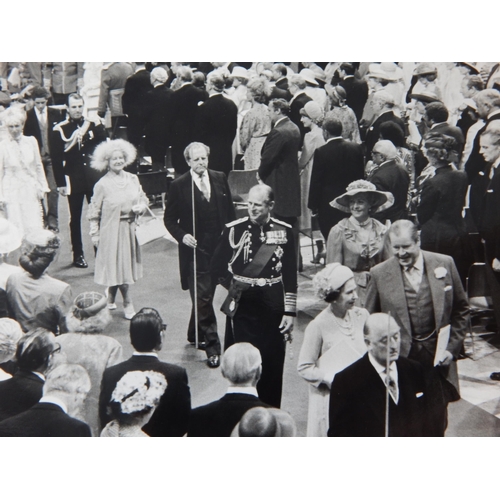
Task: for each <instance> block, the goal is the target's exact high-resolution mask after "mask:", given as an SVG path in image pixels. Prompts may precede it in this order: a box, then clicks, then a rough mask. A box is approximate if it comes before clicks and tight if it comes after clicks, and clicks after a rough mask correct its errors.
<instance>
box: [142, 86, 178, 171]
mask: <svg viewBox="0 0 500 500" xmlns="http://www.w3.org/2000/svg"><path fill="white" fill-rule="evenodd" d="M173 93H174V91H173V90H172V89H169V88H168V87H167V86H166V85H158V86H156V87H155V88H154V89H153V90H151V91H149V92H148V93H147V95H146V98H145V102H146V105H145V106H146V109H145V123H146V125H145V128H144V134H145V136H146V139H145V143H144V146H145V149H146V153H148V154H149V155H151V157H152V159H153V161H154V162H157V161H160V162H161V163H162V164H163V163H164V161H165V154H166V152H167V147H168V146H169V145H170V137H169V136H170V120H171V109H170V107H171V98H172V95H173Z"/></svg>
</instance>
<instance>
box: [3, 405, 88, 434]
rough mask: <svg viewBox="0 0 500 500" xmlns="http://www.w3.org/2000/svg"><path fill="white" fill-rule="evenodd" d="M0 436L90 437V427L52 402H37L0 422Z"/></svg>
mask: <svg viewBox="0 0 500 500" xmlns="http://www.w3.org/2000/svg"><path fill="white" fill-rule="evenodd" d="M0 437H90V427H89V426H88V425H87V424H86V423H85V422H82V421H80V420H77V419H76V418H73V417H70V416H69V415H67V414H66V413H64V411H63V410H62V408H61V407H60V406H58V405H56V404H52V403H38V404H35V406H33V408H30V409H29V410H27V411H24V412H23V413H20V414H19V415H16V416H15V417H12V418H9V419H7V420H4V421H3V422H2V423H0Z"/></svg>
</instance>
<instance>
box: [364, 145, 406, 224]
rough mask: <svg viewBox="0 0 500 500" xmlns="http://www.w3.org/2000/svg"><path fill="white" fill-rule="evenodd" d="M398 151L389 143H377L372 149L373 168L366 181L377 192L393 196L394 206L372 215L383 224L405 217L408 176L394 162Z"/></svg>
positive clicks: (402, 168)
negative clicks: (373, 185) (374, 187)
mask: <svg viewBox="0 0 500 500" xmlns="http://www.w3.org/2000/svg"><path fill="white" fill-rule="evenodd" d="M397 155H398V150H397V149H396V146H394V144H393V143H392V142H391V141H384V140H382V141H378V142H377V143H376V144H375V146H374V147H373V151H372V158H373V164H374V167H373V168H372V170H371V171H370V174H369V175H368V180H369V181H370V182H371V183H373V184H375V186H376V187H377V189H378V190H379V191H388V192H389V193H392V195H393V196H394V205H392V206H391V207H389V208H387V209H386V210H383V211H382V212H380V213H377V214H375V215H374V218H375V219H378V220H379V221H380V222H382V223H385V221H386V220H387V219H389V220H390V221H391V222H394V221H396V220H398V219H403V218H405V217H406V215H407V211H406V204H407V201H408V188H409V187H410V176H409V175H408V172H407V171H406V169H405V168H404V167H403V166H402V165H401V164H400V163H398V161H397V160H396V158H397Z"/></svg>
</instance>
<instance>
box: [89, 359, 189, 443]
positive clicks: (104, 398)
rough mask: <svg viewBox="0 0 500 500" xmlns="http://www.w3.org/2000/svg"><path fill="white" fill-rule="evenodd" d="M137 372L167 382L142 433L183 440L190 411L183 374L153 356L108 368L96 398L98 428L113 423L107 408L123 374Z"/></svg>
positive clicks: (187, 391) (185, 380) (182, 369)
mask: <svg viewBox="0 0 500 500" xmlns="http://www.w3.org/2000/svg"><path fill="white" fill-rule="evenodd" d="M136 370H137V371H141V372H144V371H149V370H151V371H154V372H158V373H161V374H163V375H164V376H165V378H166V380H167V389H166V390H165V392H164V394H163V396H162V397H161V399H160V404H159V405H158V407H157V408H156V410H155V412H154V413H153V416H152V417H151V419H150V421H149V422H148V423H147V424H146V425H145V426H144V427H143V430H144V432H146V433H147V434H148V435H150V436H151V437H180V436H183V435H184V434H185V433H186V431H187V429H188V423H189V413H190V411H191V393H190V391H189V385H188V378H187V373H186V370H185V369H184V368H181V367H180V366H177V365H172V364H170V363H164V362H163V361H160V360H159V359H157V358H156V357H154V356H146V355H145V356H140V355H139V356H136V355H134V356H132V357H131V358H130V359H128V360H127V361H123V362H122V363H119V364H118V365H115V366H111V367H109V368H107V369H106V370H105V371H104V374H103V376H102V382H101V395H100V397H99V416H100V419H101V427H104V426H105V425H106V424H107V423H108V422H109V421H110V420H112V417H111V415H110V413H109V410H108V405H109V402H110V400H111V395H112V394H113V391H114V389H115V387H116V384H117V383H118V381H119V380H120V379H121V378H122V377H123V376H124V375H125V374H126V373H128V372H131V371H136Z"/></svg>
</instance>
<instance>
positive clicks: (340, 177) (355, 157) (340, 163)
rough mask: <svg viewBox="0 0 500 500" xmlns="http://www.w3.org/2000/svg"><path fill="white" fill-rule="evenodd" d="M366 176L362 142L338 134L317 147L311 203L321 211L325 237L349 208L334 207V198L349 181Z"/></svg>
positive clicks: (344, 188) (311, 187)
mask: <svg viewBox="0 0 500 500" xmlns="http://www.w3.org/2000/svg"><path fill="white" fill-rule="evenodd" d="M363 177H364V162H363V149H362V146H361V145H359V144H355V143H353V142H349V141H345V140H344V139H342V138H335V139H333V140H331V141H329V142H327V143H326V144H325V145H324V146H321V147H320V148H318V149H317V150H316V151H315V153H314V160H313V167H312V174H311V184H310V188H309V199H308V204H307V206H308V207H309V208H310V209H311V210H312V211H313V213H317V214H318V222H319V227H320V229H321V232H322V234H323V236H324V237H325V239H326V238H328V234H329V233H330V229H331V228H332V227H333V226H335V224H337V223H339V222H340V221H341V220H342V219H344V218H345V212H341V211H340V210H337V209H336V208H333V207H331V206H330V202H331V201H333V199H334V198H336V197H337V196H340V195H341V194H344V193H345V190H346V187H347V186H348V184H349V183H351V182H352V181H356V180H358V179H363Z"/></svg>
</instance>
